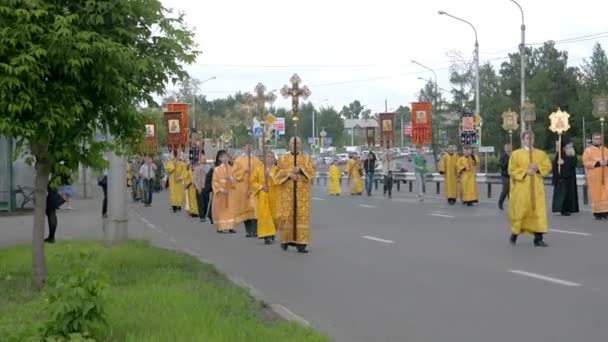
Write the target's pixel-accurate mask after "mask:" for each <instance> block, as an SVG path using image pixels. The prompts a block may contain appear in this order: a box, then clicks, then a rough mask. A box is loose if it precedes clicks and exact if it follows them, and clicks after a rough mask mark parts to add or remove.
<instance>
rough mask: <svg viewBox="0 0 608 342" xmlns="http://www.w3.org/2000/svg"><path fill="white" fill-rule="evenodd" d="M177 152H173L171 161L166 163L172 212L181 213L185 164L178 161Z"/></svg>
mask: <svg viewBox="0 0 608 342" xmlns="http://www.w3.org/2000/svg"><path fill="white" fill-rule="evenodd" d="M177 156H178V152H177V151H173V159H172V160H170V161H168V162H167V167H166V169H167V173H168V174H169V193H170V202H171V207H172V209H173V212H174V213H175V212H177V211H181V210H182V206H183V205H184V198H185V197H184V176H185V173H186V164H185V163H184V162H182V161H180V160H179V158H178V157H177Z"/></svg>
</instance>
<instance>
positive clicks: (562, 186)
mask: <svg viewBox="0 0 608 342" xmlns="http://www.w3.org/2000/svg"><path fill="white" fill-rule="evenodd" d="M556 145H557V146H556V148H561V150H562V152H561V153H562V157H561V159H560V158H559V156H558V154H557V152H555V158H554V160H553V212H554V213H561V214H562V216H570V214H571V213H578V212H579V209H578V189H577V186H576V162H577V159H576V152H575V151H574V144H573V143H571V142H569V141H568V139H567V138H566V137H562V146H559V143H556ZM558 165H559V167H560V168H561V169H559V170H558Z"/></svg>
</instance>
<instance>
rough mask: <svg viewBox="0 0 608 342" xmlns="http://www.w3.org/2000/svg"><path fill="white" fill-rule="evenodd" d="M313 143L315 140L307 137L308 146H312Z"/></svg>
mask: <svg viewBox="0 0 608 342" xmlns="http://www.w3.org/2000/svg"><path fill="white" fill-rule="evenodd" d="M314 143H315V138H313V137H308V144H309V145H312V144H314Z"/></svg>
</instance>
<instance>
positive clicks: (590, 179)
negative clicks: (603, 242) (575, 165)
mask: <svg viewBox="0 0 608 342" xmlns="http://www.w3.org/2000/svg"><path fill="white" fill-rule="evenodd" d="M592 144H593V145H591V146H589V147H587V148H586V149H585V152H584V153H583V164H584V165H585V170H586V171H587V172H586V173H587V183H588V184H589V196H590V197H591V212H593V216H595V219H596V220H606V219H608V168H606V165H608V163H607V162H606V158H608V148H606V147H602V135H601V134H600V133H594V134H593V136H592ZM602 148H603V149H604V153H603V154H602ZM602 178H603V183H602Z"/></svg>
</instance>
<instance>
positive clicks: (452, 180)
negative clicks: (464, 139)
mask: <svg viewBox="0 0 608 342" xmlns="http://www.w3.org/2000/svg"><path fill="white" fill-rule="evenodd" d="M458 158H459V156H458V154H457V153H456V147H454V145H450V146H448V148H447V151H446V152H445V153H444V154H443V156H442V157H441V160H440V161H439V174H441V175H443V178H444V179H445V181H444V183H445V184H444V193H445V197H446V199H447V201H448V204H449V205H454V203H456V197H457V196H458V171H457V169H456V164H457V162H458Z"/></svg>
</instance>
